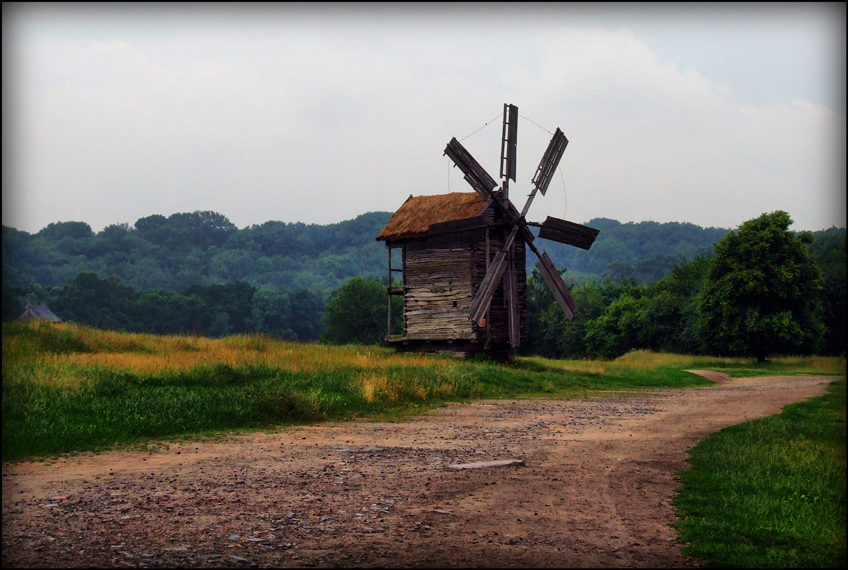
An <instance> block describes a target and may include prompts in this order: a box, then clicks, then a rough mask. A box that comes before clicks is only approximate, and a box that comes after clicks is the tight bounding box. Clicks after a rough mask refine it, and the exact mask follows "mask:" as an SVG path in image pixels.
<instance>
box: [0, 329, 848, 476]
mask: <svg viewBox="0 0 848 570" xmlns="http://www.w3.org/2000/svg"><path fill="white" fill-rule="evenodd" d="M2 330H3V339H2V350H3V354H2V356H3V404H2V405H3V408H2V410H3V419H2V421H3V451H2V458H3V461H9V460H20V459H23V458H26V457H33V456H51V455H56V454H61V453H68V452H78V451H98V450H103V449H108V448H110V447H114V446H120V445H131V444H138V443H143V442H145V441H148V440H154V439H163V438H165V439H166V438H175V437H180V436H186V435H192V434H201V435H203V434H209V433H215V432H221V431H222V430H242V429H264V428H272V427H274V426H279V425H286V424H292V423H303V422H313V421H320V420H327V419H333V420H345V419H354V418H368V417H379V418H382V419H386V418H391V417H399V416H401V415H403V414H405V413H409V412H418V411H421V410H422V409H426V408H429V407H433V406H436V405H439V404H442V403H444V402H447V401H462V400H468V399H474V398H504V397H510V398H515V397H530V396H547V397H568V396H574V395H580V394H585V393H586V392H587V391H590V390H593V391H594V390H622V389H637V388H676V387H690V386H703V385H708V384H709V382H708V381H707V380H705V379H704V378H702V377H700V376H697V375H694V374H690V373H688V372H685V371H683V369H686V368H690V369H692V368H713V369H721V370H724V371H726V372H728V373H730V374H734V373H736V372H738V371H742V370H744V372H745V374H747V375H750V374H754V373H757V372H758V371H759V372H760V373H767V374H777V373H790V372H795V373H797V372H799V371H800V372H804V373H821V374H838V373H841V374H844V373H845V359H844V358H842V359H825V358H806V359H799V358H796V359H784V360H780V361H774V362H772V363H767V364H766V365H765V366H764V367H762V368H757V365H756V363H755V362H754V361H753V360H745V359H712V358H700V357H686V356H677V355H663V354H654V353H650V352H644V351H642V352H634V353H630V354H628V355H625V356H623V357H621V358H619V359H617V360H615V361H606V362H601V361H553V360H546V359H542V358H514V359H512V360H511V361H510V362H508V363H507V364H500V363H496V362H492V361H489V360H485V359H461V358H455V357H451V356H445V355H433V354H429V355H425V354H413V353H406V354H403V353H397V352H395V351H394V350H392V349H387V348H382V347H373V346H343V347H335V346H326V345H320V344H298V343H292V342H286V341H281V340H278V339H275V338H273V337H268V336H261V335H251V336H233V337H227V338H223V339H218V340H213V339H208V338H204V337H192V336H157V335H148V334H130V333H118V332H109V331H102V330H97V329H92V328H88V327H82V326H76V325H73V324H24V323H3V329H2Z"/></svg>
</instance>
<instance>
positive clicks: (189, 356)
mask: <svg viewBox="0 0 848 570" xmlns="http://www.w3.org/2000/svg"><path fill="white" fill-rule="evenodd" d="M54 326H55V327H56V328H58V329H59V330H63V331H67V332H69V333H72V334H73V336H74V337H76V338H77V339H79V340H80V341H82V342H83V343H84V344H85V345H86V347H87V348H88V350H90V351H91V352H71V353H63V354H54V353H44V354H42V355H40V357H39V362H40V365H41V366H42V368H43V369H44V373H45V374H44V375H43V376H45V377H48V376H50V375H55V374H56V370H65V371H67V370H68V369H74V368H80V367H86V368H88V367H98V368H108V369H112V370H119V371H127V372H132V373H134V374H158V373H163V372H179V371H184V370H190V369H193V368H196V367H198V366H201V365H215V364H228V365H230V366H257V365H267V366H273V367H275V368H282V369H284V370H288V371H291V372H303V371H310V372H314V371H322V370H334V369H338V368H339V367H358V368H363V369H368V370H371V371H381V370H385V369H386V368H388V367H390V366H430V367H433V366H435V367H438V368H441V367H444V366H447V365H450V363H451V359H450V358H447V357H435V356H432V355H424V354H415V353H406V354H404V353H398V352H395V351H394V350H392V349H388V348H382V347H375V346H327V345H321V344H305V343H296V342H288V341H284V340H279V339H276V338H274V337H271V336H267V335H237V336H231V337H226V338H223V339H209V338H205V337H199V336H179V335H169V336H160V335H152V334H138V333H122V332H112V331H102V330H97V329H92V328H88V327H80V326H77V325H73V324H68V323H62V324H57V325H54ZM26 342H27V340H26V339H24V338H22V337H13V338H9V339H7V338H4V339H3V354H4V356H5V355H7V354H8V355H15V354H19V353H22V352H24V351H25V350H26V348H25V347H24V346H23V345H22V344H25V343H26ZM66 374H67V372H66ZM51 383H55V382H51Z"/></svg>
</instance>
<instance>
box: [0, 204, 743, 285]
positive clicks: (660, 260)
mask: <svg viewBox="0 0 848 570" xmlns="http://www.w3.org/2000/svg"><path fill="white" fill-rule="evenodd" d="M390 217H391V213H390V212H369V213H366V214H362V215H360V216H357V217H356V218H354V219H352V220H346V221H343V222H339V223H336V224H327V225H319V224H303V223H300V222H298V223H284V222H278V221H269V222H265V223H263V224H260V225H252V226H248V227H246V228H243V229H238V228H237V227H236V226H235V225H234V224H233V223H232V222H230V221H229V220H228V219H227V218H226V216H224V215H222V214H219V213H217V212H211V211H196V212H191V213H176V214H172V215H171V216H168V217H165V216H163V215H159V214H155V215H152V216H146V217H143V218H140V219H138V220H136V222H135V223H134V224H133V225H132V226H130V225H129V224H126V223H120V224H112V225H109V226H107V227H106V228H104V229H103V230H102V231H100V232H97V233H95V232H94V231H92V229H91V226H89V225H88V224H87V223H85V222H79V221H72V222H55V223H51V224H49V225H48V226H46V227H45V228H43V229H42V230H40V231H39V232H37V233H34V234H30V233H28V232H24V231H20V230H17V229H15V228H12V227H8V226H3V228H2V230H3V238H2V243H3V256H2V272H3V286H4V287H19V288H28V287H31V286H32V285H34V284H37V285H41V286H43V287H57V286H61V285H63V284H65V283H67V282H68V281H70V280H72V279H74V278H75V277H76V276H77V275H79V274H80V273H94V274H96V275H100V276H103V277H106V276H112V275H114V276H116V277H118V278H119V279H120V280H121V282H122V283H124V284H126V285H129V286H132V287H133V288H134V289H135V290H136V291H147V290H151V289H165V290H169V291H172V292H174V293H182V292H183V291H184V290H186V289H187V288H188V287H190V286H192V285H203V286H208V285H220V284H225V283H235V282H236V281H244V282H247V283H250V284H251V285H252V286H253V287H256V288H257V289H259V290H261V289H272V290H281V289H282V290H286V291H290V290H295V289H307V290H309V291H313V292H317V293H321V294H323V295H325V296H327V295H329V294H331V293H332V292H333V291H335V290H336V289H338V288H339V287H340V286H341V285H342V284H343V283H345V282H346V281H348V280H349V279H350V278H352V277H355V276H363V277H368V276H373V277H382V276H383V275H385V274H386V267H385V264H386V252H385V247H384V245H383V244H381V243H379V242H377V241H376V240H375V237H376V236H377V234H378V233H379V232H380V231H381V230H382V229H383V227H384V226H385V225H386V223H387V222H388V220H389V218H390ZM588 224H589V225H590V226H592V227H596V228H598V229H600V230H601V233H600V235H599V236H598V239H597V240H596V242H595V244H594V245H593V247H592V249H591V250H589V251H584V250H580V249H576V248H573V247H568V246H565V245H563V244H559V243H555V242H546V243H545V249H546V250H547V251H548V254H549V255H550V257H551V259H552V260H553V262H554V264H555V265H556V266H557V267H568V269H569V275H573V276H577V277H579V278H580V279H582V280H586V279H590V278H592V277H598V276H609V277H610V278H611V279H612V280H613V281H615V282H618V281H621V280H622V279H625V278H628V277H633V278H634V279H636V281H637V282H639V283H647V282H650V281H655V280H657V279H660V278H662V277H663V276H664V275H665V274H666V273H667V272H668V271H670V270H671V268H672V266H673V264H674V263H676V262H679V261H681V260H683V259H691V258H693V257H694V256H695V255H697V254H699V253H702V252H704V251H707V250H708V249H709V248H710V246H711V245H712V244H713V243H714V242H716V241H717V240H719V239H721V238H722V237H724V235H725V234H726V233H727V231H728V230H725V229H719V228H701V227H698V226H695V225H693V224H685V223H684V224H681V223H677V222H669V223H663V224H659V223H656V222H639V223H626V224H621V223H619V222H617V221H615V220H609V219H605V218H598V219H594V220H591V221H590V222H588ZM534 230H535V228H534ZM535 231H538V230H535ZM530 270H532V260H531V261H530V264H529V266H528V271H530Z"/></svg>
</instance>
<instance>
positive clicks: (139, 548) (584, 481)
mask: <svg viewBox="0 0 848 570" xmlns="http://www.w3.org/2000/svg"><path fill="white" fill-rule="evenodd" d="M705 374H710V373H705ZM713 378H714V379H716V380H717V381H718V383H717V384H716V385H715V386H710V387H707V388H697V389H687V390H653V391H645V392H638V393H615V394H605V395H599V396H597V397H593V398H590V399H586V400H576V401H573V400H520V401H494V400H492V401H481V402H477V403H475V404H471V405H451V406H448V407H445V408H440V409H437V410H434V411H433V412H431V413H430V414H428V415H426V416H422V417H420V418H416V419H413V420H410V421H406V422H404V423H353V422H348V423H326V424H321V425H317V426H310V427H302V428H291V429H288V430H286V431H284V432H281V433H274V434H269V435H266V434H262V433H257V434H250V435H243V436H232V437H229V438H226V439H225V440H224V441H223V442H217V443H215V442H200V443H198V442H187V443H185V444H182V445H172V446H171V447H170V449H169V450H159V451H155V452H153V453H148V452H127V451H122V452H108V453H103V454H100V455H91V454H83V455H79V456H77V457H70V458H66V459H60V460H57V461H52V462H47V463H49V464H47V463H23V464H18V465H3V486H2V488H3V537H2V544H3V551H2V563H3V566H4V567H22V566H28V567H29V566H41V567H67V566H92V565H93V566H144V567H163V566H164V567H174V566H230V567H232V566H277V567H279V566H284V567H289V566H292V567H300V566H307V567H311V566H329V567H332V566H342V567H347V566H369V567H371V566H377V567H381V566H387V567H433V566H441V567H468V566H483V567H504V566H520V567H540V566H549V567H551V566H552V567H565V566H572V567H573V566H578V567H598V566H604V567H639V566H647V567H692V566H697V564H696V563H695V561H693V560H690V559H688V558H686V557H683V556H682V555H681V554H680V551H679V544H678V542H677V540H676V535H675V532H674V530H673V529H672V528H671V526H670V525H671V524H672V523H673V521H674V520H675V517H674V514H673V510H672V507H671V506H670V499H671V497H672V495H673V493H674V490H675V488H676V482H675V479H674V472H675V471H679V470H681V469H684V468H685V467H686V463H685V462H684V461H685V457H686V453H685V452H686V450H687V449H688V448H690V447H691V446H693V445H694V444H695V443H696V442H697V441H698V440H700V439H702V438H704V437H705V436H707V435H708V434H710V433H713V432H715V431H717V430H719V429H721V428H723V427H725V426H728V425H731V424H736V423H740V422H744V421H747V420H751V419H755V418H759V417H763V416H767V415H771V414H775V413H779V412H780V408H781V407H782V406H784V405H786V404H789V403H792V402H798V401H800V400H804V399H806V398H808V397H811V396H818V395H821V394H823V393H824V392H825V387H826V385H827V383H828V382H830V381H832V380H835V379H837V378H836V377H827V378H825V377H794V378H786V377H780V378H774V377H773V378H757V379H736V380H729V379H727V378H726V377H721V376H720V375H713ZM504 459H519V460H523V462H524V464H523V465H518V466H507V467H488V468H479V469H454V468H452V467H451V466H452V465H456V464H466V463H471V462H481V461H487V460H504Z"/></svg>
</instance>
